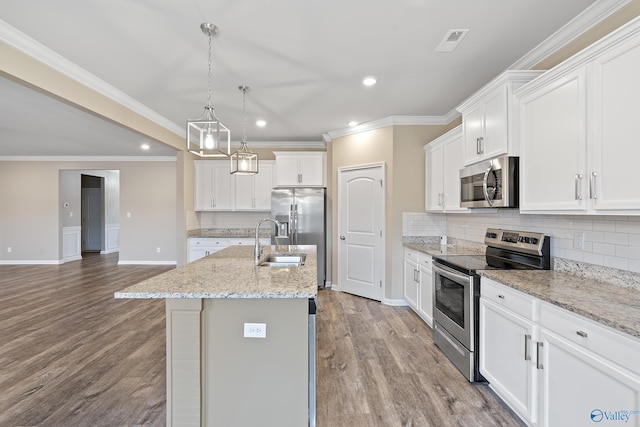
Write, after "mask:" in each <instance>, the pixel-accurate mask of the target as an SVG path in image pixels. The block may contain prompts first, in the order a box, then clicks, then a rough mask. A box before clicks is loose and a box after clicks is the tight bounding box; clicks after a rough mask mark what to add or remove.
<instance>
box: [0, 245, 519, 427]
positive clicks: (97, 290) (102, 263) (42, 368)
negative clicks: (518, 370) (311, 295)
mask: <svg viewBox="0 0 640 427" xmlns="http://www.w3.org/2000/svg"><path fill="white" fill-rule="evenodd" d="M168 269H169V268H168V267H154V266H117V255H115V254H112V255H106V256H105V255H103V256H99V255H89V256H86V257H85V259H83V260H82V261H74V262H70V263H67V264H63V265H61V266H0V426H2V427H5V426H74V427H75V426H141V425H150V426H163V425H164V424H165V354H164V352H165V332H164V328H165V314H164V301H162V300H116V299H114V298H113V292H115V291H117V290H120V289H123V288H125V287H126V286H129V285H131V284H133V283H136V282H138V281H140V280H143V279H145V278H147V277H151V276H154V275H156V274H159V273H161V272H164V271H166V270H168ZM318 306H319V311H318V316H317V328H318V331H317V332H318V333H317V337H318V355H317V363H318V372H317V376H318V426H319V427H342V426H344V427H357V426H367V427H369V426H381V427H382V426H384V427H387V426H398V427H409V426H411V427H421V426H438V427H440V426H519V425H520V424H519V423H518V422H517V421H516V420H515V418H514V417H513V416H512V415H511V413H510V412H509V411H508V410H506V409H505V408H504V407H503V406H502V405H501V404H500V403H499V402H498V400H497V399H496V398H495V397H494V395H493V394H492V393H491V392H490V391H489V390H488V388H487V387H486V386H485V385H474V384H469V383H467V382H466V380H464V378H463V377H462V375H461V374H460V373H459V372H458V371H457V370H455V368H454V367H453V366H452V365H451V364H450V363H449V361H448V360H447V359H446V358H445V357H444V356H443V355H442V354H441V353H440V352H439V350H438V349H437V348H434V345H433V342H432V340H431V330H430V329H429V328H428V327H427V326H426V325H425V324H424V323H423V322H422V320H420V319H419V318H418V317H417V316H416V315H415V314H414V313H413V312H411V311H410V310H409V309H408V308H398V307H387V306H383V305H381V304H379V303H377V302H373V301H370V300H367V299H363V298H358V297H354V296H351V295H348V294H343V293H340V292H334V291H330V290H325V291H321V292H320V295H319V298H318ZM267 427H271V426H267Z"/></svg>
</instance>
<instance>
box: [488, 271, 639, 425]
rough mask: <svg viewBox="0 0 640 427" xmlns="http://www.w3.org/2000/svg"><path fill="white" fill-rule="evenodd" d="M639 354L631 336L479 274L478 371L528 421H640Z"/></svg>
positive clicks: (580, 422)
mask: <svg viewBox="0 0 640 427" xmlns="http://www.w3.org/2000/svg"><path fill="white" fill-rule="evenodd" d="M639 355H640V340H637V339H635V338H634V337H631V336H629V335H626V334H623V333H621V332H618V331H616V330H614V329H611V328H608V327H606V326H604V325H601V324H599V323H597V322H594V321H591V320H589V319H586V318H584V317H582V316H579V315H577V314H574V313H572V312H570V311H567V310H565V309H562V308H559V307H556V306H554V305H552V304H549V303H546V302H543V301H540V300H538V299H536V298H533V297H531V296H529V295H526V294H524V293H522V292H519V291H516V290H513V289H511V288H509V287H507V286H504V285H501V284H499V283H496V282H494V281H492V280H489V279H487V278H482V284H481V299H480V372H481V373H482V375H483V376H484V377H485V378H486V379H487V380H488V381H489V385H490V387H491V388H492V389H493V390H494V391H495V392H496V394H497V395H498V396H500V398H502V399H503V400H504V402H505V403H506V404H507V405H508V406H509V407H511V409H513V410H514V412H516V414H517V415H518V416H520V417H521V419H522V420H523V421H524V422H525V423H526V424H528V425H532V426H544V427H564V426H583V425H584V426H586V425H597V423H600V422H604V423H605V425H610V424H607V422H624V423H625V425H631V426H636V427H638V426H640V363H638V360H639V358H638V357H639ZM634 411H635V414H634ZM627 417H628V418H627Z"/></svg>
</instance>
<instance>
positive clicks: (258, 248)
mask: <svg viewBox="0 0 640 427" xmlns="http://www.w3.org/2000/svg"><path fill="white" fill-rule="evenodd" d="M267 221H271V222H273V223H274V224H275V225H276V227H280V225H281V224H280V222H279V221H277V220H275V219H273V218H264V219H261V220H260V221H258V225H256V245H255V248H254V251H253V252H254V253H253V254H254V258H255V261H256V265H258V264H259V263H260V257H261V256H262V247H261V246H260V237H259V236H258V231H259V230H260V226H261V225H262V223H264V222H267Z"/></svg>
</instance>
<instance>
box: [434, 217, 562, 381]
mask: <svg viewBox="0 0 640 427" xmlns="http://www.w3.org/2000/svg"><path fill="white" fill-rule="evenodd" d="M549 240H550V239H549V236H545V235H544V234H542V233H530V232H524V231H508V230H500V229H494V228H488V229H487V232H486V233H485V238H484V242H485V244H486V245H487V249H486V253H485V255H439V256H435V257H434V258H433V265H432V268H433V285H434V286H433V301H434V303H433V305H434V307H433V320H434V323H433V341H434V342H435V344H436V345H437V346H438V347H439V348H440V349H441V350H442V351H443V353H444V354H445V355H446V356H447V357H448V358H449V359H450V360H451V361H452V362H453V363H454V365H456V367H457V368H458V369H459V370H460V371H461V372H462V373H463V374H464V375H465V377H466V378H467V379H468V380H469V381H471V382H475V381H483V380H484V378H483V377H482V376H481V375H480V372H479V363H478V357H479V354H480V352H479V349H478V342H479V331H478V318H479V305H480V276H479V275H478V274H477V271H478V270H490V269H499V270H514V269H538V270H549V268H550V267H551V254H550V243H549Z"/></svg>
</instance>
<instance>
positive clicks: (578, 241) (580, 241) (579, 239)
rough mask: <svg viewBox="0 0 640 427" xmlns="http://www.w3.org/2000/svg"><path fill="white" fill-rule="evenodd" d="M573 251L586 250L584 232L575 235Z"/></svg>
mask: <svg viewBox="0 0 640 427" xmlns="http://www.w3.org/2000/svg"><path fill="white" fill-rule="evenodd" d="M573 249H584V232H582V231H576V232H575V233H573Z"/></svg>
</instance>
